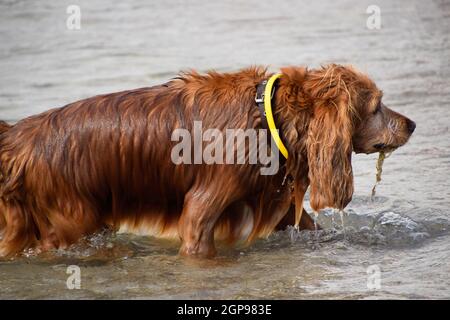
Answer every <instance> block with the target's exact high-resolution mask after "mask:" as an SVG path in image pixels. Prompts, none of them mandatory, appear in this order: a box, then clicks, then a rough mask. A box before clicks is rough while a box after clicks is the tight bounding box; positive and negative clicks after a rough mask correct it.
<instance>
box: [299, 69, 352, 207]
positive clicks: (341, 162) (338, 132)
mask: <svg viewBox="0 0 450 320" xmlns="http://www.w3.org/2000/svg"><path fill="white" fill-rule="evenodd" d="M341 68H343V67H340V66H331V67H328V68H324V69H322V70H321V72H318V73H317V74H313V75H312V78H311V79H310V81H309V84H308V85H309V88H308V90H309V91H310V94H311V97H312V99H313V101H314V105H313V114H312V118H311V121H310V123H309V128H308V137H307V141H306V145H307V154H308V166H309V173H308V177H309V181H310V203H311V208H312V209H313V210H314V211H318V210H320V209H323V208H325V207H331V208H337V209H343V208H344V207H345V206H346V205H347V204H348V203H349V202H350V201H351V199H352V195H353V172H352V164H351V153H352V149H353V147H352V131H353V128H352V101H351V93H350V92H349V90H348V88H347V86H346V84H345V82H344V80H343V77H342V74H341V73H340V72H339V70H340V69H341ZM314 77H316V78H314Z"/></svg>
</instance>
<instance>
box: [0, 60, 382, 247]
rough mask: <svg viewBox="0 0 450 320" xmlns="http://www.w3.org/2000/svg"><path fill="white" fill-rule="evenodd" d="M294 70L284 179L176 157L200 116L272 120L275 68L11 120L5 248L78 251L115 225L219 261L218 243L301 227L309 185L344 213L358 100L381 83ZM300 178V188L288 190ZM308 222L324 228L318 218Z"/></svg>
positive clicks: (227, 123) (1, 132)
mask: <svg viewBox="0 0 450 320" xmlns="http://www.w3.org/2000/svg"><path fill="white" fill-rule="evenodd" d="M282 73H283V77H282V78H281V79H280V81H279V84H278V89H277V92H276V97H275V104H274V105H275V107H274V108H275V109H274V114H275V121H276V123H277V124H278V125H279V128H280V131H281V138H282V140H283V141H284V143H285V145H286V146H287V148H288V151H289V160H287V162H286V164H285V166H283V167H282V168H281V169H280V170H279V172H278V173H277V174H276V175H273V176H262V175H260V172H259V169H260V167H259V166H258V165H250V164H243V165H219V164H216V165H206V164H201V165H194V164H192V165H188V164H182V165H175V164H173V163H172V161H171V160H170V159H171V158H170V155H171V149H172V147H173V146H174V145H175V144H176V143H177V142H172V141H171V135H172V132H173V130H174V129H176V128H187V129H188V130H190V131H191V130H192V126H193V122H194V120H201V121H202V122H203V129H204V130H206V129H207V128H218V129H220V130H223V131H224V130H225V129H226V128H233V129H236V128H242V129H247V128H261V118H260V113H259V111H258V108H256V107H255V102H254V97H255V90H256V85H257V84H258V83H259V82H260V81H262V80H263V79H267V78H268V77H269V76H270V74H269V73H268V72H267V71H266V70H265V69H264V68H249V69H245V70H242V71H239V72H237V73H228V74H226V73H225V74H222V73H216V72H210V73H208V74H198V73H195V72H190V73H183V74H180V76H179V77H177V78H175V79H173V80H171V81H169V82H168V83H166V84H163V85H158V86H154V87H150V88H141V89H136V90H130V91H124V92H118V93H112V94H107V95H100V96H95V97H92V98H89V99H85V100H82V101H78V102H75V103H72V104H69V105H67V106H65V107H62V108H58V109H53V110H49V111H47V112H44V113H42V114H39V115H36V116H32V117H29V118H26V119H24V120H22V121H20V122H18V123H17V124H15V125H13V126H10V125H8V124H6V123H4V122H0V229H1V230H2V233H3V234H2V240H1V242H0V256H11V255H14V254H17V253H19V252H21V251H22V250H24V249H26V248H34V247H38V248H39V249H41V250H47V249H50V248H64V247H67V246H68V245H70V244H72V243H74V242H76V241H77V240H78V239H80V237H82V236H84V235H88V234H91V233H93V232H95V231H98V230H99V229H101V228H103V227H105V226H107V227H109V228H112V229H114V230H118V231H121V232H134V233H140V234H145V235H154V236H158V237H167V238H176V239H181V249H180V252H181V253H182V254H186V255H199V256H212V255H214V254H215V248H214V239H222V240H224V241H226V242H228V243H230V244H233V243H236V242H237V241H238V240H241V241H243V242H245V243H250V242H251V241H252V240H254V239H256V238H258V237H265V236H267V235H269V234H270V233H271V232H273V231H274V230H275V229H279V228H283V227H285V226H286V225H288V224H292V223H293V213H294V207H293V199H294V197H301V199H303V196H304V193H305V191H306V189H307V188H308V186H309V187H310V192H311V196H310V198H311V206H312V208H313V209H314V210H319V209H321V208H324V207H335V208H344V207H345V206H346V205H347V203H348V202H349V201H350V200H351V196H352V194H353V177H352V169H351V152H352V136H353V132H354V130H355V126H356V125H357V123H358V120H357V119H358V110H357V106H356V105H355V104H357V103H359V102H358V101H360V100H358V101H356V100H355V99H361V97H364V99H366V100H367V101H369V100H370V99H372V97H373V96H375V92H376V90H377V89H376V87H375V86H374V85H373V83H372V82H371V81H370V80H369V79H368V78H367V77H365V76H364V75H362V74H360V73H359V72H357V71H354V70H353V69H352V68H348V67H342V66H336V65H331V66H327V67H324V68H320V69H316V70H307V69H306V68H298V67H288V68H284V69H282ZM356 96H358V98H356ZM367 101H366V102H367ZM287 174H289V175H291V176H292V177H293V180H294V182H295V184H296V185H297V186H298V187H296V188H295V191H294V192H293V189H292V185H290V184H288V183H285V184H282V182H283V180H284V177H285V176H286V175H287ZM302 210H303V209H302ZM277 226H278V227H277ZM301 227H302V228H309V229H311V228H312V227H313V225H312V220H311V218H310V217H309V215H308V214H307V213H306V212H303V217H302V221H301Z"/></svg>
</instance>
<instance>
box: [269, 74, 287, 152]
mask: <svg viewBox="0 0 450 320" xmlns="http://www.w3.org/2000/svg"><path fill="white" fill-rule="evenodd" d="M281 76H282V74H281V73H278V74H274V75H273V76H271V77H270V78H269V80H267V85H266V88H265V89H264V97H267V99H264V111H265V113H266V119H267V125H268V126H269V131H270V134H271V135H272V138H273V141H274V142H275V144H276V145H277V147H278V150H280V152H281V154H282V155H283V156H284V157H285V158H286V159H287V158H288V151H287V149H286V147H285V146H284V144H283V141H281V138H280V135H279V134H278V130H277V127H276V126H275V120H274V119H273V114H272V88H273V85H274V83H275V81H276V80H277V79H278V78H281Z"/></svg>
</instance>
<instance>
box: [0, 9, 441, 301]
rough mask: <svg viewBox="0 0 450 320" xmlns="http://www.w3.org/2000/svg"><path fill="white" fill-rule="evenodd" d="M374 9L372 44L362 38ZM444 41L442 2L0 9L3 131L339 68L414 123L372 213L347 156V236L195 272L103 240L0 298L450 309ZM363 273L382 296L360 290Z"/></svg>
mask: <svg viewBox="0 0 450 320" xmlns="http://www.w3.org/2000/svg"><path fill="white" fill-rule="evenodd" d="M70 4H77V5H79V6H80V8H81V14H82V19H81V29H80V30H68V29H67V27H66V18H67V16H68V15H67V13H66V8H67V6H68V5H70ZM371 4H376V5H378V6H379V7H380V9H381V19H382V20H381V21H382V27H381V29H380V30H370V29H368V28H367V27H366V19H367V17H368V14H366V8H367V7H368V6H369V5H371ZM449 31H450V3H449V1H442V0H439V1H419V0H414V1H387V0H377V1H376V3H373V1H364V0H363V1H357V0H353V1H350V0H346V1H331V0H329V1H321V2H320V3H318V2H317V1H315V2H312V1H294V0H291V1H277V2H275V1H261V0H248V1H200V0H196V1H181V0H180V1H174V0H168V1H145V0H137V1H122V2H120V3H119V2H109V1H104V0H89V1H88V0H81V1H72V0H70V1H66V0H62V1H49V0H45V1H13V0H7V1H5V0H0V119H2V120H7V121H10V122H15V121H17V120H19V119H21V118H23V117H26V116H29V115H32V114H35V113H38V112H41V111H44V110H47V109H49V108H53V107H59V106H62V105H64V104H66V103H69V102H73V101H75V100H78V99H81V98H86V97H89V96H92V95H96V94H100V93H108V92H114V91H119V90H124V89H131V88H137V87H143V86H149V85H154V84H158V83H161V82H163V81H166V80H168V79H169V78H171V77H173V76H174V75H176V74H177V73H178V72H179V70H186V69H191V68H193V69H197V70H199V71H206V70H208V69H216V70H219V71H231V70H236V69H239V68H241V67H245V66H249V65H255V64H263V65H270V69H271V70H274V71H275V70H277V68H279V67H281V66H284V65H293V64H296V65H306V66H310V67H317V66H319V65H320V64H321V63H327V62H337V63H351V64H353V65H355V66H357V67H358V68H359V69H361V70H363V71H365V72H367V73H368V74H370V75H371V77H372V78H373V79H374V80H375V81H376V83H377V84H378V86H379V87H380V88H381V89H382V90H383V91H384V103H385V104H386V105H388V106H390V107H392V108H393V109H395V110H396V111H399V112H401V113H404V114H405V115H407V116H408V117H410V118H411V119H413V120H415V121H416V123H417V129H416V131H415V133H414V135H413V137H412V139H411V140H410V142H409V143H408V144H407V145H406V146H404V147H402V148H400V149H399V150H397V151H396V152H394V153H393V154H392V156H391V157H390V158H388V159H386V161H385V165H384V168H383V169H384V171H383V176H382V182H381V184H380V185H379V186H378V188H377V197H376V198H375V199H374V200H373V201H372V200H371V199H370V192H371V188H372V186H373V183H374V180H375V162H376V157H377V156H376V155H370V156H366V155H354V156H353V167H354V173H355V196H354V200H353V201H352V202H351V203H350V205H349V207H348V210H347V213H348V215H347V216H346V217H345V218H344V225H345V229H346V230H345V233H344V232H343V230H342V226H341V221H340V217H339V216H336V217H334V218H333V215H332V212H331V211H325V212H323V213H322V214H321V215H320V218H319V222H320V223H321V225H322V226H324V227H325V230H324V231H321V232H320V233H319V234H318V235H315V234H314V233H311V232H302V233H300V234H296V233H294V232H292V231H290V230H288V231H285V232H279V233H276V234H274V235H272V236H271V237H269V238H268V239H264V240H259V241H257V242H256V243H255V244H254V245H252V246H251V247H248V248H235V249H224V248H219V249H220V254H219V257H217V258H216V259H214V260H212V261H203V262H195V261H189V260H185V259H182V258H180V257H178V255H177V250H178V244H176V243H171V242H165V241H161V240H156V239H151V238H147V237H138V236H132V235H123V234H121V235H114V234H108V233H100V234H97V235H94V236H92V237H90V238H89V239H86V240H84V241H81V242H80V243H78V244H76V245H74V246H73V248H71V249H70V250H66V251H57V252H50V253H46V254H42V255H39V256H35V255H32V254H31V255H29V257H23V258H19V259H16V260H13V261H0V299H5V298H26V299H28V298H39V299H53V298H68V299H73V298H168V299H170V298H206V299H208V298H225V299H228V298H237V299H238V298H292V299H303V298H332V299H335V298H356V299H366V298H396V299H404V298H406V299H408V298H450V276H449V275H450V233H449V228H450V212H449V208H450V179H449V178H450V174H449V173H450V132H449V125H450V89H449V88H450V81H449V80H450V73H449V72H450V41H449ZM333 220H334V223H333ZM69 265H78V266H79V267H80V269H81V289H80V290H69V289H68V288H67V286H66V280H67V277H68V276H69V275H68V274H66V269H67V266H69ZM374 266H375V267H374ZM368 268H369V269H368ZM373 268H378V270H380V277H381V284H380V287H379V288H378V289H377V288H375V289H369V288H368V282H369V284H370V283H371V282H370V281H371V279H373V278H371V276H372V275H373V274H372V273H371V272H370V270H373ZM368 271H369V274H368ZM372 288H373V287H372Z"/></svg>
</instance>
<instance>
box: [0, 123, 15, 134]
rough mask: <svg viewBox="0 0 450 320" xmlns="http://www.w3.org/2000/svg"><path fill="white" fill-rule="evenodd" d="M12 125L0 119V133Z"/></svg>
mask: <svg viewBox="0 0 450 320" xmlns="http://www.w3.org/2000/svg"><path fill="white" fill-rule="evenodd" d="M11 127H12V126H11V125H10V124H7V123H6V122H5V121H2V120H0V134H2V133H4V132H6V131H8V130H9V129H10V128H11Z"/></svg>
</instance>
